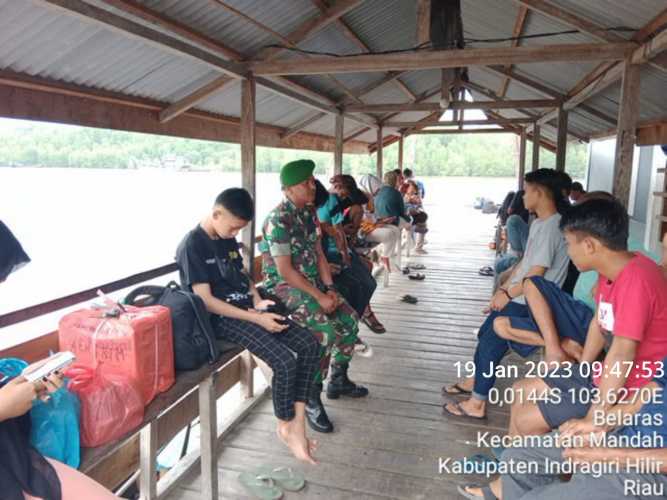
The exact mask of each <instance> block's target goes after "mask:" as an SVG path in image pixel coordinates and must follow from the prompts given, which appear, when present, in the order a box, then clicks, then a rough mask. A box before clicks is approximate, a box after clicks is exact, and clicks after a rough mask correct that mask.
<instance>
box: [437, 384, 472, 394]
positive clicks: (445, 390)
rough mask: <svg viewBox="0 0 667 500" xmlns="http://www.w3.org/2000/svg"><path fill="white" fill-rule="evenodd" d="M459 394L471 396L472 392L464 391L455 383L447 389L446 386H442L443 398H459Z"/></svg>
mask: <svg viewBox="0 0 667 500" xmlns="http://www.w3.org/2000/svg"><path fill="white" fill-rule="evenodd" d="M450 389H454V391H451V390H450ZM461 394H465V395H468V394H472V391H469V390H467V389H464V388H463V387H461V386H460V385H459V384H458V383H456V384H454V385H452V386H450V387H447V386H446V385H443V386H442V395H443V396H459V395H461Z"/></svg>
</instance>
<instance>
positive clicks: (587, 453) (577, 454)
mask: <svg viewBox="0 0 667 500" xmlns="http://www.w3.org/2000/svg"><path fill="white" fill-rule="evenodd" d="M615 453H618V452H617V451H616V450H614V449H613V448H565V449H564V450H563V458H564V459H566V460H567V459H570V460H572V461H573V462H574V463H594V462H597V463H599V462H618V457H617V456H614V454H615Z"/></svg>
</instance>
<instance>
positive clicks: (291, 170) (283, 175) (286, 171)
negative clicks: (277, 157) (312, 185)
mask: <svg viewBox="0 0 667 500" xmlns="http://www.w3.org/2000/svg"><path fill="white" fill-rule="evenodd" d="M313 170H315V162H314V161H313V160H295V161H291V162H289V163H287V164H285V165H283V168H281V169H280V184H281V186H282V187H290V186H295V185H297V184H299V183H301V182H303V181H305V180H307V179H309V178H310V177H311V176H312V175H313Z"/></svg>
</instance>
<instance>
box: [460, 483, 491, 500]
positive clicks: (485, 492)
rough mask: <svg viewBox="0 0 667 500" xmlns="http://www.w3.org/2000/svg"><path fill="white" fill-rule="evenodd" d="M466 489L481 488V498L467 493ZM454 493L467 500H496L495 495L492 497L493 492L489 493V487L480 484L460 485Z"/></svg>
mask: <svg viewBox="0 0 667 500" xmlns="http://www.w3.org/2000/svg"><path fill="white" fill-rule="evenodd" d="M467 488H481V489H482V496H481V497H480V496H477V495H473V494H472V493H469V492H468V491H467ZM456 491H458V492H459V493H460V494H461V495H463V496H464V497H466V498H468V499H469V500H497V499H496V495H494V494H493V491H491V487H490V486H482V485H481V484H460V485H459V486H457V487H456Z"/></svg>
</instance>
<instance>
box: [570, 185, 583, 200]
mask: <svg viewBox="0 0 667 500" xmlns="http://www.w3.org/2000/svg"><path fill="white" fill-rule="evenodd" d="M584 196H586V190H585V189H584V186H583V185H582V184H581V182H573V183H572V189H571V190H570V200H571V201H572V204H573V205H576V204H577V203H579V202H580V201H581V200H582V198H584Z"/></svg>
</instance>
